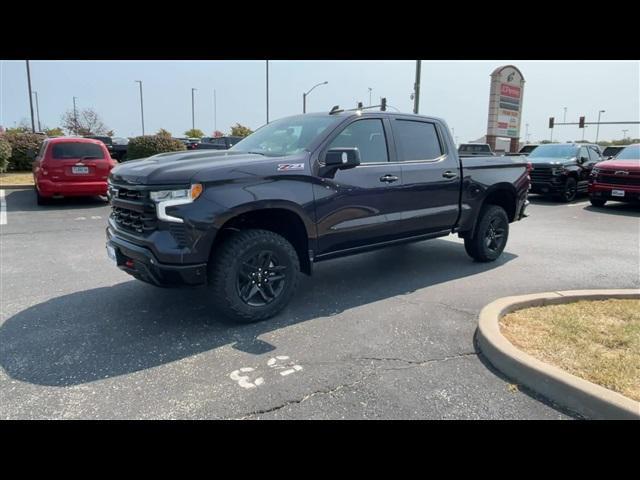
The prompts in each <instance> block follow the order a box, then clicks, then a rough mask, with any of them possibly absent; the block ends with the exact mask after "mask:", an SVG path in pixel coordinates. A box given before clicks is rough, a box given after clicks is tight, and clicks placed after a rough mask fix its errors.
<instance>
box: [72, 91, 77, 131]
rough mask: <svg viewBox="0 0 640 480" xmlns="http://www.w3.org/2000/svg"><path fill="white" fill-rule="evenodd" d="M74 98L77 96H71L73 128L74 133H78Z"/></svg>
mask: <svg viewBox="0 0 640 480" xmlns="http://www.w3.org/2000/svg"><path fill="white" fill-rule="evenodd" d="M76 98H78V97H73V128H74V132H73V134H74V135H78V110H76Z"/></svg>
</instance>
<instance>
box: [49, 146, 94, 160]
mask: <svg viewBox="0 0 640 480" xmlns="http://www.w3.org/2000/svg"><path fill="white" fill-rule="evenodd" d="M52 157H53V158H54V159H56V160H64V159H66V158H85V157H89V158H104V153H103V151H102V148H100V146H99V145H96V144H95V143H80V142H78V143H56V144H54V145H53V152H52Z"/></svg>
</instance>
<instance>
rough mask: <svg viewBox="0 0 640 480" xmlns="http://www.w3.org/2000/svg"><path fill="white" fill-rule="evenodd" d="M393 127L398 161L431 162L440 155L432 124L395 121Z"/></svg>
mask: <svg viewBox="0 0 640 480" xmlns="http://www.w3.org/2000/svg"><path fill="white" fill-rule="evenodd" d="M394 126H395V127H396V128H395V133H396V135H397V137H398V144H399V146H400V152H399V153H400V160H407V161H408V160H433V159H434V158H438V157H439V156H441V155H442V148H441V147H440V141H439V140H438V134H437V132H436V126H435V125H434V124H433V123H427V122H414V121H410V120H396V122H395V124H394Z"/></svg>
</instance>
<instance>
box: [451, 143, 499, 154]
mask: <svg viewBox="0 0 640 480" xmlns="http://www.w3.org/2000/svg"><path fill="white" fill-rule="evenodd" d="M458 151H459V152H473V153H483V152H491V148H489V145H482V144H478V145H460V148H459V149H458Z"/></svg>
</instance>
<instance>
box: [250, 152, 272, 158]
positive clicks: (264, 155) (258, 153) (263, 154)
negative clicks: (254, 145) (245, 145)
mask: <svg viewBox="0 0 640 480" xmlns="http://www.w3.org/2000/svg"><path fill="white" fill-rule="evenodd" d="M247 153H255V154H256V155H262V156H263V157H266V156H267V154H266V153H262V152H247Z"/></svg>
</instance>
